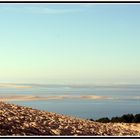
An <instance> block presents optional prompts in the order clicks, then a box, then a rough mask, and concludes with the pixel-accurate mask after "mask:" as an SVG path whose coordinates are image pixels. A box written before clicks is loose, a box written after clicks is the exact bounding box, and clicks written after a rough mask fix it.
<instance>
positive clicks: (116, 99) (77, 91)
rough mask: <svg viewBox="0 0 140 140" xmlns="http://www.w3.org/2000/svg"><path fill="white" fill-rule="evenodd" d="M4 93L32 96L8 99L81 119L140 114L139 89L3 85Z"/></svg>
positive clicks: (0, 91)
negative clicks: (18, 86) (29, 98)
mask: <svg viewBox="0 0 140 140" xmlns="http://www.w3.org/2000/svg"><path fill="white" fill-rule="evenodd" d="M5 96H7V97H8V96H11V97H10V98H12V96H16V97H19V96H24V97H26V98H27V97H32V100H13V101H10V100H9V102H11V103H15V104H19V105H24V106H29V107H33V108H37V109H41V110H47V111H51V112H58V113H62V114H67V115H73V116H77V117H82V118H93V119H97V118H100V117H106V116H108V117H112V116H117V115H118V116H119V115H122V114H127V113H134V114H135V113H140V109H139V106H140V88H127V87H126V88H99V87H98V88H95V87H93V88H91V87H90V88H89V87H85V88H83V87H82V88H80V87H77V88H75V87H62V86H60V87H59V86H58V87H45V86H34V87H32V88H22V87H21V86H20V88H17V87H16V88H13V87H0V97H5ZM52 97H55V98H52ZM60 97H61V98H60ZM62 97H64V98H62ZM33 99H36V100H33ZM7 101H8V100H7Z"/></svg>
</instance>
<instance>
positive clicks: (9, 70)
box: [0, 4, 140, 84]
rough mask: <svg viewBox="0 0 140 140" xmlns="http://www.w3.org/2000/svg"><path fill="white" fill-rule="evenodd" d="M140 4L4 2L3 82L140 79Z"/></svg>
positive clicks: (0, 36)
mask: <svg viewBox="0 0 140 140" xmlns="http://www.w3.org/2000/svg"><path fill="white" fill-rule="evenodd" d="M139 25H140V5H139V4H137V5H136V4H0V82H1V83H2V82H8V83H11V82H16V83H46V84H49V83H50V84H94V83H140V39H139V37H140V26H139Z"/></svg>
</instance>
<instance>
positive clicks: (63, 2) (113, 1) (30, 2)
mask: <svg viewBox="0 0 140 140" xmlns="http://www.w3.org/2000/svg"><path fill="white" fill-rule="evenodd" d="M0 3H140V1H88V0H87V1H86V0H84V1H30V0H29V1H0Z"/></svg>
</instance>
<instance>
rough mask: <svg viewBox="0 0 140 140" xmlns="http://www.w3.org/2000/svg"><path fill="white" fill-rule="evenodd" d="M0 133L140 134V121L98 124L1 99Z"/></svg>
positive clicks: (41, 134)
mask: <svg viewBox="0 0 140 140" xmlns="http://www.w3.org/2000/svg"><path fill="white" fill-rule="evenodd" d="M0 135H3V136H7V135H18V136H23V135H26V136H27V135H30V136H37V135H40V136H49V135H67V136H68V135H69V136H70V135H72V136H73V135H86V136H107V135H109V136H130V135H131V136H140V124H125V123H106V124H105V123H98V122H93V121H89V120H85V119H80V118H75V117H71V116H66V115H61V114H57V113H52V112H47V111H40V110H36V109H32V108H29V107H23V106H18V105H14V104H8V103H4V102H0Z"/></svg>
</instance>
